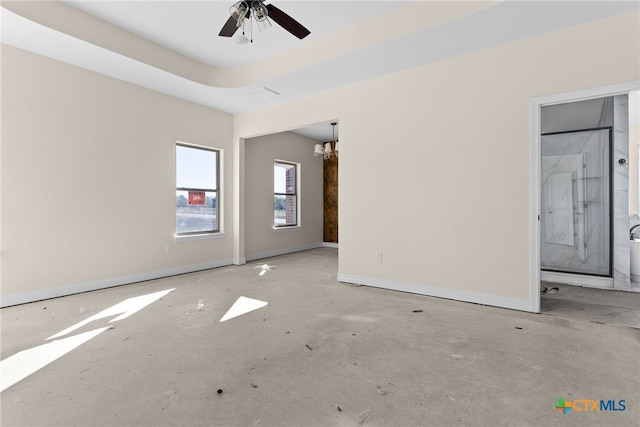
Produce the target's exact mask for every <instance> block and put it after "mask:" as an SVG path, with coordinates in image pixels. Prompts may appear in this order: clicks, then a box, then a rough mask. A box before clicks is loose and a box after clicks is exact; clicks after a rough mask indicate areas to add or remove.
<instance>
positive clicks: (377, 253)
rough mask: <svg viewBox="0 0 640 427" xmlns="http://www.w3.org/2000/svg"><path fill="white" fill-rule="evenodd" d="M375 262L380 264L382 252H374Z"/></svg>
mask: <svg viewBox="0 0 640 427" xmlns="http://www.w3.org/2000/svg"><path fill="white" fill-rule="evenodd" d="M376 261H377V262H382V252H376Z"/></svg>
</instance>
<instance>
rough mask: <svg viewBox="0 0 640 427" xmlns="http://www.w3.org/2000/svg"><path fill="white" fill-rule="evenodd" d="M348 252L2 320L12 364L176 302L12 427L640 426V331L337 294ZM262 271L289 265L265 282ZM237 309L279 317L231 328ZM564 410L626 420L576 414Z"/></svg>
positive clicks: (423, 300)
mask: <svg viewBox="0 0 640 427" xmlns="http://www.w3.org/2000/svg"><path fill="white" fill-rule="evenodd" d="M336 255H337V252H336V250H334V249H328V248H322V249H317V250H312V251H306V252H301V253H296V254H291V255H286V256H281V257H276V258H271V259H268V260H263V261H261V262H260V263H251V264H248V265H246V266H241V267H237V266H232V267H225V268H219V269H215V270H210V271H205V272H199V273H193V274H187V275H182V276H178V277H171V278H167V279H161V280H154V281H149V282H144V283H139V284H135V285H129V286H122V287H118V288H112V289H107V290H102V291H96V292H91V293H86V294H81V295H74V296H69V297H65V298H58V299H54V300H49V301H43V302H37V303H32V304H26V305H22V306H17V307H9V308H5V309H2V310H1V311H0V314H1V316H2V354H1V357H2V359H3V360H4V359H6V358H7V357H8V356H11V355H14V354H16V353H18V352H20V351H22V350H26V349H29V348H32V347H34V346H38V345H41V344H44V343H45V339H46V338H47V337H49V336H51V335H52V334H55V333H57V332H59V331H62V330H63V329H65V328H68V327H69V326H71V325H74V324H76V323H77V322H81V321H83V320H85V319H87V318H88V317H90V316H92V315H95V314H96V313H99V312H101V311H102V310H104V309H106V308H108V307H111V306H113V305H114V304H117V303H119V302H121V301H123V300H125V299H127V298H130V297H137V296H140V295H144V294H148V293H152V292H158V291H162V290H166V289H170V288H176V289H175V290H174V291H173V292H171V293H169V294H167V295H166V296H164V297H163V298H162V299H161V300H157V301H155V302H153V303H151V304H149V305H147V306H146V307H144V308H143V309H141V310H140V311H138V312H137V313H135V314H133V315H131V316H130V317H128V318H126V319H123V320H119V321H116V322H112V323H110V324H111V325H113V326H115V328H114V329H109V330H106V331H105V332H104V333H101V334H99V335H98V336H96V337H95V338H93V339H91V340H89V341H87V342H86V343H84V344H82V345H81V346H79V347H78V348H76V349H75V350H73V351H71V352H69V353H67V354H66V355H64V356H62V357H60V358H59V359H57V360H56V361H54V362H53V363H51V364H49V365H48V366H46V367H44V368H42V369H40V370H39V371H37V372H35V373H34V374H32V375H30V376H28V377H26V378H25V379H24V380H22V381H20V382H18V383H16V384H15V385H13V386H12V387H10V388H8V389H6V390H5V391H4V392H2V394H1V395H0V397H1V403H2V408H1V409H2V415H1V419H0V422H1V424H2V425H3V426H36V425H37V426H68V425H76V426H142V425H154V426H162V425H172V426H196V425H208V426H258V425H259V426H357V425H365V426H454V425H468V426H478V425H479V426H497V425H504V426H524V425H535V426H553V425H557V426H585V425H616V426H617V425H630V426H637V425H638V421H639V419H640V418H639V417H640V415H639V414H640V412H639V409H640V359H639V357H638V356H639V354H640V343H639V338H640V331H639V330H638V329H635V328H630V327H619V326H610V325H605V324H599V323H594V322H592V321H588V320H573V319H570V318H567V317H562V316H550V315H544V314H529V313H523V312H517V311H512V310H505V309H498V308H493V307H486V306H480V305H475V304H467V303H461V302H455V301H448V300H443V299H437V298H430V297H425V296H419V295H412V294H407V293H401V292H394V291H387V290H382V289H376V288H369V287H358V286H351V285H348V284H343V283H338V282H336V280H335V277H336V271H337V256H336ZM264 262H266V263H268V264H269V265H275V266H277V268H275V269H272V270H269V271H267V272H266V273H265V274H263V275H259V273H260V272H261V271H262V270H260V269H256V268H255V266H256V265H258V264H262V263H264ZM240 296H245V297H249V298H254V299H257V300H261V301H266V302H268V305H267V306H265V307H263V308H260V309H258V310H254V311H251V312H249V313H247V314H245V315H242V316H239V317H236V318H233V319H230V320H227V321H225V322H220V319H221V317H222V316H223V315H224V314H225V313H226V312H227V310H228V309H229V307H231V306H232V304H233V303H234V302H235V301H236V300H237V299H238V297H240ZM202 299H204V306H203V307H202V310H200V311H199V310H198V309H197V304H198V301H199V300H202ZM112 317H113V316H112ZM112 317H109V318H104V319H101V320H95V321H94V322H91V324H88V325H86V326H83V327H82V328H79V329H78V330H76V331H74V332H73V333H71V334H69V335H74V334H75V335H77V334H80V333H82V332H85V331H89V330H94V329H96V328H100V327H104V326H106V325H109V323H107V322H108V321H109V320H110V319H111V318H112ZM218 389H221V390H222V393H220V394H218V393H217V390H218ZM560 397H562V398H563V399H564V400H565V401H574V400H578V399H589V400H599V399H604V400H615V401H616V402H617V401H619V400H625V402H626V410H625V411H611V412H609V411H606V412H605V411H601V412H584V411H583V412H577V411H571V412H569V413H568V414H566V415H564V414H563V413H562V412H561V411H558V410H556V409H555V405H556V404H557V402H558V398H560ZM618 408H619V406H618Z"/></svg>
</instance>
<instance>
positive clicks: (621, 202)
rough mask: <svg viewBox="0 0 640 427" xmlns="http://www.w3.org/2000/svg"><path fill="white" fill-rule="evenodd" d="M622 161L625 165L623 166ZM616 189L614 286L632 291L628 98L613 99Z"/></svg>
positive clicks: (606, 109) (625, 96) (614, 195)
mask: <svg viewBox="0 0 640 427" xmlns="http://www.w3.org/2000/svg"><path fill="white" fill-rule="evenodd" d="M605 104H606V103H605ZM609 111H611V109H610V108H603V115H604V114H606V112H609ZM621 160H624V161H625V163H624V164H621ZM613 188H614V191H613V212H612V213H613V230H612V231H613V287H614V289H620V290H625V291H630V290H632V287H631V245H630V244H629V228H630V221H629V102H628V96H627V95H618V96H614V97H613ZM634 290H635V289H634Z"/></svg>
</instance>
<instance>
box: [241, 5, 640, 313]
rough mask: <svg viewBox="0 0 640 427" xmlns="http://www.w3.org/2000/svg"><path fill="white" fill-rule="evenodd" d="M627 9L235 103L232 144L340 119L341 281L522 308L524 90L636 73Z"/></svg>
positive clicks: (637, 47) (639, 74)
mask: <svg viewBox="0 0 640 427" xmlns="http://www.w3.org/2000/svg"><path fill="white" fill-rule="evenodd" d="M638 19H639V15H638V12H631V13H626V14H622V15H618V16H615V17H612V18H608V19H604V20H600V21H596V22H593V23H589V24H585V25H580V26H576V27H572V28H569V29H566V30H562V31H557V32H554V33H550V34H546V35H542V36H538V37H534V38H530V39H526V40H523V41H519V42H514V43H509V44H506V45H503V46H498V47H495V48H491V49H485V50H482V51H478V52H475V53H471V54H467V55H462V56H458V57H455V58H452V59H448V60H444V61H441V62H437V63H434V64H430V65H425V66H421V67H417V68H414V69H411V70H408V71H403V72H398V73H395V74H392V75H389V76H385V77H381V78H377V79H373V80H370V81H366V82H362V83H358V84H354V85H350V86H347V87H344V88H340V89H336V90H333V91H328V92H324V93H322V94H319V95H316V96H310V97H307V98H305V99H301V100H296V101H292V102H288V103H284V104H282V105H280V106H276V107H272V108H269V109H265V110H261V111H255V112H249V113H244V114H238V115H235V116H234V144H236V147H237V148H236V150H237V151H238V152H240V151H241V150H242V138H244V137H246V136H251V135H259V134H265V133H269V132H271V131H274V130H282V129H291V128H295V127H298V126H302V125H305V124H308V123H315V122H321V121H325V120H328V119H334V118H337V119H339V121H340V163H341V169H340V182H339V203H340V213H339V221H340V253H339V260H340V262H339V276H338V277H339V279H340V280H343V281H347V282H356V283H363V284H369V285H372V286H380V287H385V288H391V289H400V290H405V291H410V292H416V293H423V294H429V295H436V296H442V297H447V298H455V299H461V300H467V301H474V302H480V303H485V304H491V305H498V306H504V307H511V308H516V309H522V310H534V308H533V307H534V304H533V301H532V292H531V289H532V284H531V283H530V282H531V280H532V279H531V278H532V272H531V270H532V268H533V267H532V265H531V253H530V251H531V248H532V242H531V236H530V230H531V228H532V225H531V223H530V221H531V218H532V215H531V205H530V189H531V186H530V182H529V181H530V176H531V171H530V164H531V129H530V120H531V111H530V105H531V100H532V98H535V97H539V96H543V95H548V94H554V93H561V92H568V91H575V90H580V89H585V88H592V87H598V86H604V85H610V84H616V83H621V82H628V81H635V80H638V79H639V78H640V68H639V64H640V58H639V55H640V54H639V52H640V42H639V40H640V29H639V26H638ZM593 58H598V60H597V61H594V60H593ZM612 63H616V67H611V66H610V64H612ZM235 166H238V167H240V168H242V162H241V159H238V161H237V162H236V163H235ZM239 173H240V174H241V172H239ZM235 191H238V193H240V194H242V191H243V189H242V185H239V186H238V187H236V188H235ZM242 203H243V202H242V197H240V198H239V199H238V205H239V206H238V207H239V208H240V209H239V210H237V211H236V212H235V213H236V214H237V215H242V212H243V209H242V208H243V206H242ZM238 226H239V227H241V226H242V224H241V223H239V224H238ZM240 231H241V230H240ZM239 235H240V234H239ZM241 249H242V244H241V242H239V241H236V242H235V250H236V251H237V252H238V253H239V252H241ZM378 255H381V256H378ZM380 261H381V262H380Z"/></svg>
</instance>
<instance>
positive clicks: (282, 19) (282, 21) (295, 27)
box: [267, 4, 311, 39]
mask: <svg viewBox="0 0 640 427" xmlns="http://www.w3.org/2000/svg"><path fill="white" fill-rule="evenodd" d="M267 10H268V11H269V15H268V16H269V18H271V19H273V20H274V21H276V22H277V23H278V24H279V25H280V26H281V27H282V28H284V29H285V30H287V31H289V32H290V33H291V34H293V35H294V36H296V37H297V38H299V39H303V38H305V37H307V36H308V35H309V34H311V31H309V30H307V29H306V28H305V27H304V26H302V24H301V23H299V22H298V21H296V20H295V19H293V18H292V17H290V16H289V15H287V14H286V13H284V12H283V11H281V10H280V9H278V8H277V7H275V6H274V5H272V4H268V5H267Z"/></svg>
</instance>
